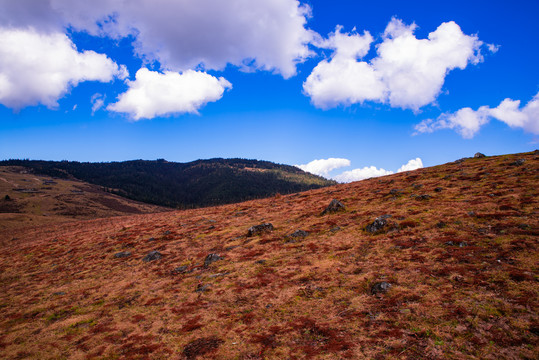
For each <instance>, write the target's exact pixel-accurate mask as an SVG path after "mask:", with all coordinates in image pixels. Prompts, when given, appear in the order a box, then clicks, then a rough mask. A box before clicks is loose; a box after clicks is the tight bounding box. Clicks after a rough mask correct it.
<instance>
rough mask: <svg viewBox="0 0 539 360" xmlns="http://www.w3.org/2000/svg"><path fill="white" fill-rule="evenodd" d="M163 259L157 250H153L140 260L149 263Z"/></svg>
mask: <svg viewBox="0 0 539 360" xmlns="http://www.w3.org/2000/svg"><path fill="white" fill-rule="evenodd" d="M162 257H163V255H161V253H160V252H159V251H157V250H154V251H150V252H149V253H148V254H146V256H144V257H143V258H142V261H144V262H150V261H154V260H159V259H161V258H162Z"/></svg>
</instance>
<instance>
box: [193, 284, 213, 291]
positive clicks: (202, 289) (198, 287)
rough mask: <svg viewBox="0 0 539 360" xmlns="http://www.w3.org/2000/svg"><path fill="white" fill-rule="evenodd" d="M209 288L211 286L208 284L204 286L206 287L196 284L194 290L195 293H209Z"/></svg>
mask: <svg viewBox="0 0 539 360" xmlns="http://www.w3.org/2000/svg"><path fill="white" fill-rule="evenodd" d="M210 288H211V285H210V284H206V285H202V284H198V285H197V288H196V290H195V292H206V291H210Z"/></svg>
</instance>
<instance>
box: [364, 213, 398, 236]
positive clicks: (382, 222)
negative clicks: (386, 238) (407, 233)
mask: <svg viewBox="0 0 539 360" xmlns="http://www.w3.org/2000/svg"><path fill="white" fill-rule="evenodd" d="M390 217H391V215H382V216H379V217H377V218H376V219H374V221H373V222H372V223H371V224H369V225H367V227H366V228H365V230H366V231H367V232H369V233H371V234H377V233H381V232H388V231H391V230H397V229H398V227H399V225H397V223H395V222H391V221H387V219H389V218H390Z"/></svg>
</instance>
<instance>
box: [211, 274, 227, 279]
mask: <svg viewBox="0 0 539 360" xmlns="http://www.w3.org/2000/svg"><path fill="white" fill-rule="evenodd" d="M228 274H230V273H227V272H224V273H217V274H211V275H209V276H208V278H210V279H213V278H216V277H221V276H225V275H228Z"/></svg>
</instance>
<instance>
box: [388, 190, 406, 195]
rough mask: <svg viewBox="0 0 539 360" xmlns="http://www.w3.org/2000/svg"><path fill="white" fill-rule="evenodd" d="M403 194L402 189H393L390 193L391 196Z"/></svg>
mask: <svg viewBox="0 0 539 360" xmlns="http://www.w3.org/2000/svg"><path fill="white" fill-rule="evenodd" d="M402 192H403V190H402V189H391V190H390V191H389V194H391V195H401V194H402Z"/></svg>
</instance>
